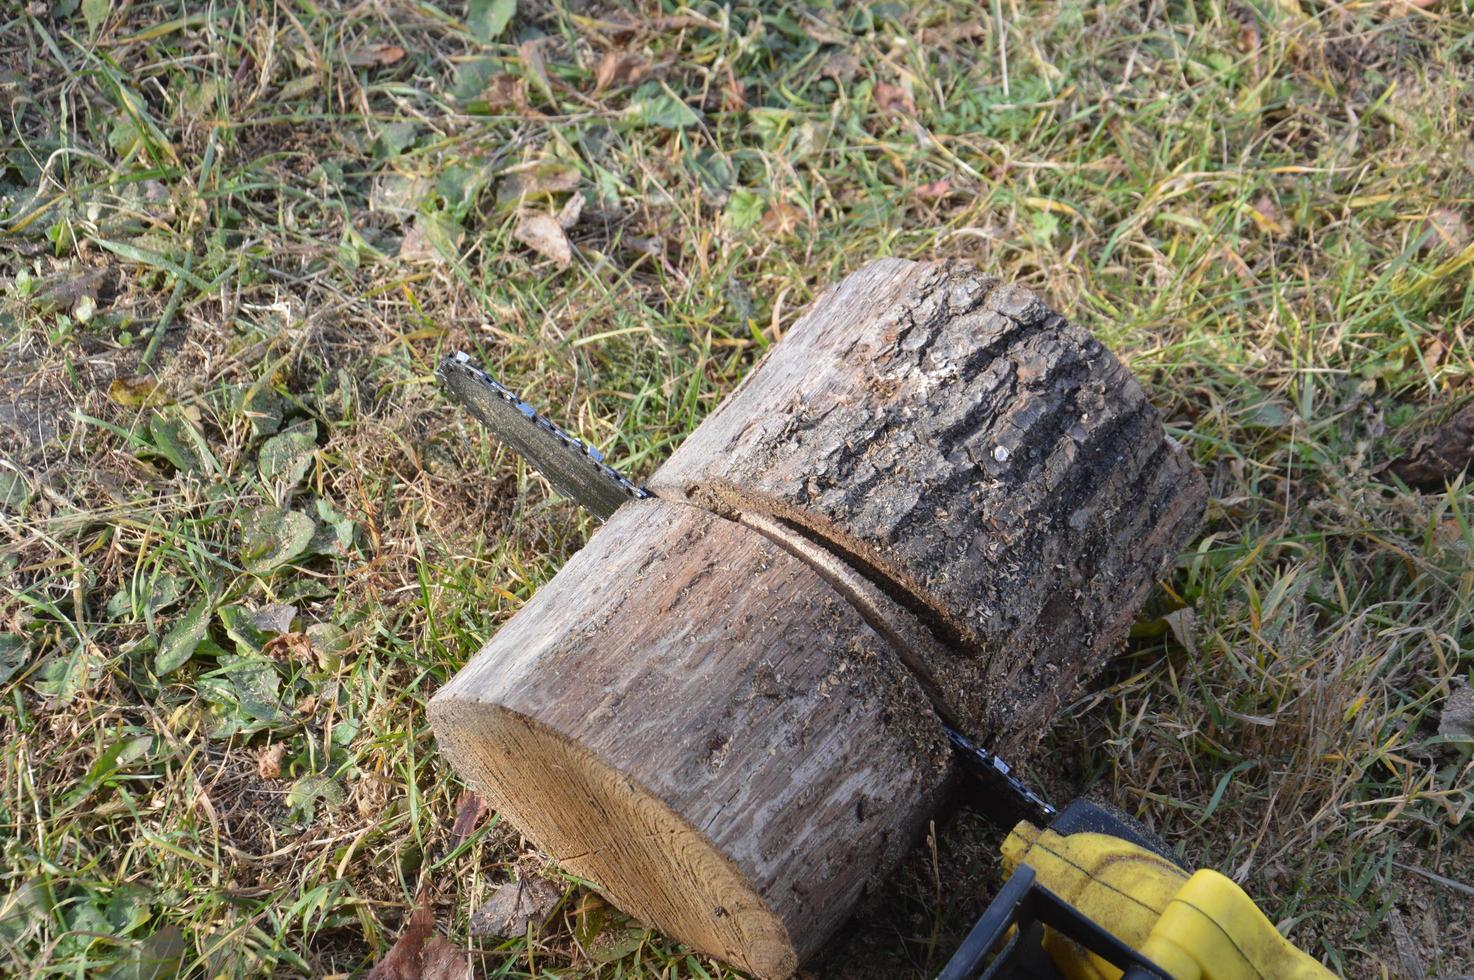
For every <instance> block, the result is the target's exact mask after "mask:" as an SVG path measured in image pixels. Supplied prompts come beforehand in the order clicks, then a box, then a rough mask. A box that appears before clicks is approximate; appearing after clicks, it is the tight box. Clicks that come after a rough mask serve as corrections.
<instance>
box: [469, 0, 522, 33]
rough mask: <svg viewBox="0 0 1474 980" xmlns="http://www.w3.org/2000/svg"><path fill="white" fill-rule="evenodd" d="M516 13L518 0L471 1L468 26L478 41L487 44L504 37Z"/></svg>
mask: <svg viewBox="0 0 1474 980" xmlns="http://www.w3.org/2000/svg"><path fill="white" fill-rule="evenodd" d="M516 12H517V0H470V3H469V4H468V5H467V7H466V26H467V27H469V28H471V35H472V36H473V37H474V38H476V40H478V41H480V42H481V43H483V44H485V43H487V42H489V41H495V40H496V39H497V38H499V37H501V36H502V31H505V30H506V29H507V24H508V23H510V22H511V20H512V15H513V14H515V13H516Z"/></svg>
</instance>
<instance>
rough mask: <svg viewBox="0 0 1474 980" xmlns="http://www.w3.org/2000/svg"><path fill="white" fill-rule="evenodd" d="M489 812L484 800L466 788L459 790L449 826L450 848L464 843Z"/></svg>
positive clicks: (489, 808)
mask: <svg viewBox="0 0 1474 980" xmlns="http://www.w3.org/2000/svg"><path fill="white" fill-rule="evenodd" d="M490 812H491V807H490V806H488V805H487V804H486V801H485V800H483V799H482V798H481V797H479V796H477V795H476V794H475V793H473V792H471V791H470V790H468V789H464V790H461V795H460V796H459V797H458V798H457V799H456V818H455V823H453V824H451V826H450V841H451V844H450V846H451V847H452V849H454V848H457V847H460V846H461V845H462V844H464V843H465V842H466V838H467V837H470V836H471V835H472V834H474V833H475V832H476V828H477V827H479V826H481V821H483V820H485V819H486V815H487V814H488V813H490Z"/></svg>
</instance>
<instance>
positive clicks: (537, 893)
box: [470, 878, 563, 939]
mask: <svg viewBox="0 0 1474 980" xmlns="http://www.w3.org/2000/svg"><path fill="white" fill-rule="evenodd" d="M562 898H563V890H562V889H561V888H559V887H558V886H557V885H554V884H553V883H552V882H550V881H546V880H544V879H542V878H523V879H522V880H521V881H509V882H507V883H506V884H504V885H501V886H500V887H498V888H497V890H496V891H494V892H492V893H491V898H489V899H487V901H486V903H485V904H484V905H482V906H481V907H480V908H479V909H477V910H476V911H474V912H472V913H471V930H470V931H471V935H473V936H494V937H497V938H499V939H515V938H517V937H519V936H525V935H527V928H528V926H529V925H531V926H534V927H536V928H541V927H542V926H543V924H544V923H546V922H547V921H548V917H549V916H551V915H552V914H553V909H555V908H557V907H558V902H560V901H561V900H562Z"/></svg>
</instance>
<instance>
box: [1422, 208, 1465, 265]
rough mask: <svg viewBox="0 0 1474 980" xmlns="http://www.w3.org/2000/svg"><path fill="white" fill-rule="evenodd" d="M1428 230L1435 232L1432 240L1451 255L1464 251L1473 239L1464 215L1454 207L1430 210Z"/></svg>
mask: <svg viewBox="0 0 1474 980" xmlns="http://www.w3.org/2000/svg"><path fill="white" fill-rule="evenodd" d="M1428 230H1429V231H1430V232H1432V233H1433V234H1432V236H1431V241H1432V242H1433V243H1435V244H1437V245H1438V246H1440V247H1441V248H1443V249H1445V250H1446V251H1448V253H1449V254H1451V255H1453V254H1457V253H1459V252H1462V251H1463V250H1464V249H1465V247H1467V246H1468V244H1469V242H1470V240H1471V236H1470V234H1469V226H1468V225H1467V224H1466V223H1465V222H1464V216H1463V215H1461V214H1459V212H1457V211H1455V210H1454V209H1453V208H1434V209H1433V210H1432V211H1431V212H1429V214H1428Z"/></svg>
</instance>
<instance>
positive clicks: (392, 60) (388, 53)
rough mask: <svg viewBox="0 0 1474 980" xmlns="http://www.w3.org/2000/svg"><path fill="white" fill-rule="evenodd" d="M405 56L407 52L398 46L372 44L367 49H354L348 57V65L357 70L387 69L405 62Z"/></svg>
mask: <svg viewBox="0 0 1474 980" xmlns="http://www.w3.org/2000/svg"><path fill="white" fill-rule="evenodd" d="M405 54H406V52H405V50H404V49H403V48H401V47H400V46H399V45H397V44H372V45H369V46H368V47H366V48H354V49H353V50H352V51H349V52H348V54H347V55H346V57H347V59H348V63H349V64H350V65H352V66H354V67H355V68H367V67H369V66H374V67H379V68H387V67H388V66H390V65H392V64H396V63H397V62H400V61H402V60H404V56H405Z"/></svg>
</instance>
